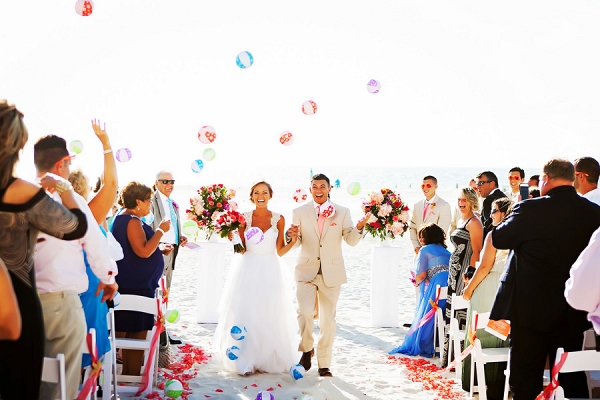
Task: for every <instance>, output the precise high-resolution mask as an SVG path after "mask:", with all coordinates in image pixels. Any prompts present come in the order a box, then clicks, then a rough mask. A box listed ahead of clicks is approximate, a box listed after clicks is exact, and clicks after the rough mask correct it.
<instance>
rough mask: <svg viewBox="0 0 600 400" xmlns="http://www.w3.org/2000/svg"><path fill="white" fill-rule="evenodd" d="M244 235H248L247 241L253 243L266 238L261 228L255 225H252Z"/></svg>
mask: <svg viewBox="0 0 600 400" xmlns="http://www.w3.org/2000/svg"><path fill="white" fill-rule="evenodd" d="M244 235H246V241H248V242H250V243H252V244H259V243H260V242H262V241H263V239H264V238H265V235H264V234H263V232H262V231H261V230H260V228H257V227H255V226H253V227H251V228H250V229H248V230H247V231H246V232H244Z"/></svg>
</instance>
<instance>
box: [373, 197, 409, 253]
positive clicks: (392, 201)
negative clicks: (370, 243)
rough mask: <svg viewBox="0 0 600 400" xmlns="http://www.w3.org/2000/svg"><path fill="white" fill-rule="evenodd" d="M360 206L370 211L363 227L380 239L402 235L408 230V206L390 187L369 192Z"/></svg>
mask: <svg viewBox="0 0 600 400" xmlns="http://www.w3.org/2000/svg"><path fill="white" fill-rule="evenodd" d="M362 208H363V211H364V212H370V213H371V217H370V218H369V219H368V220H367V223H366V225H365V229H366V230H367V232H368V233H369V234H371V235H372V236H373V237H376V238H379V239H381V241H384V240H386V239H395V238H396V237H397V236H403V235H404V232H406V231H407V230H408V220H409V216H408V206H407V205H406V204H405V203H404V202H403V201H402V199H401V198H400V195H399V194H397V193H394V191H392V190H390V189H385V188H384V189H381V190H380V191H379V192H373V193H371V194H370V195H369V197H368V198H367V200H366V201H364V202H363V204H362Z"/></svg>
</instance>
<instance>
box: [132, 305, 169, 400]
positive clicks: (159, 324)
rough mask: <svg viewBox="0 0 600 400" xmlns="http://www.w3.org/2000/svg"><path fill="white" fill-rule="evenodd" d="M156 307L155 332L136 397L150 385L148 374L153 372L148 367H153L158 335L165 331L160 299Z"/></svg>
mask: <svg viewBox="0 0 600 400" xmlns="http://www.w3.org/2000/svg"><path fill="white" fill-rule="evenodd" d="M156 307H158V313H157V315H156V321H155V322H154V326H156V330H155V331H154V335H152V340H151V341H150V350H149V351H148V362H147V363H146V365H144V372H143V373H142V381H141V382H140V386H139V387H138V391H137V393H136V394H135V395H136V396H139V395H141V394H142V393H143V392H144V391H145V390H146V388H147V387H148V384H149V383H150V374H151V373H152V372H153V371H152V368H150V366H151V365H153V362H152V360H154V353H156V347H157V346H156V345H157V343H158V338H159V337H160V334H161V333H162V332H163V331H164V330H165V316H164V315H163V313H162V310H161V308H160V299H156Z"/></svg>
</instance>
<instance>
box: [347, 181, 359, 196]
mask: <svg viewBox="0 0 600 400" xmlns="http://www.w3.org/2000/svg"><path fill="white" fill-rule="evenodd" d="M359 193H360V183H358V182H352V183H351V184H349V185H348V194H349V195H350V196H356V195H357V194H359Z"/></svg>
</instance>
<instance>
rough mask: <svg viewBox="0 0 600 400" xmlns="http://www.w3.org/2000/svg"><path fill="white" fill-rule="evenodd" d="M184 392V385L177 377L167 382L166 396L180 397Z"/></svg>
mask: <svg viewBox="0 0 600 400" xmlns="http://www.w3.org/2000/svg"><path fill="white" fill-rule="evenodd" d="M182 394H183V385H182V384H181V382H179V381H178V380H177V379H171V380H170V381H167V383H165V396H166V397H170V398H172V399H178V398H180V397H181V395H182Z"/></svg>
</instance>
